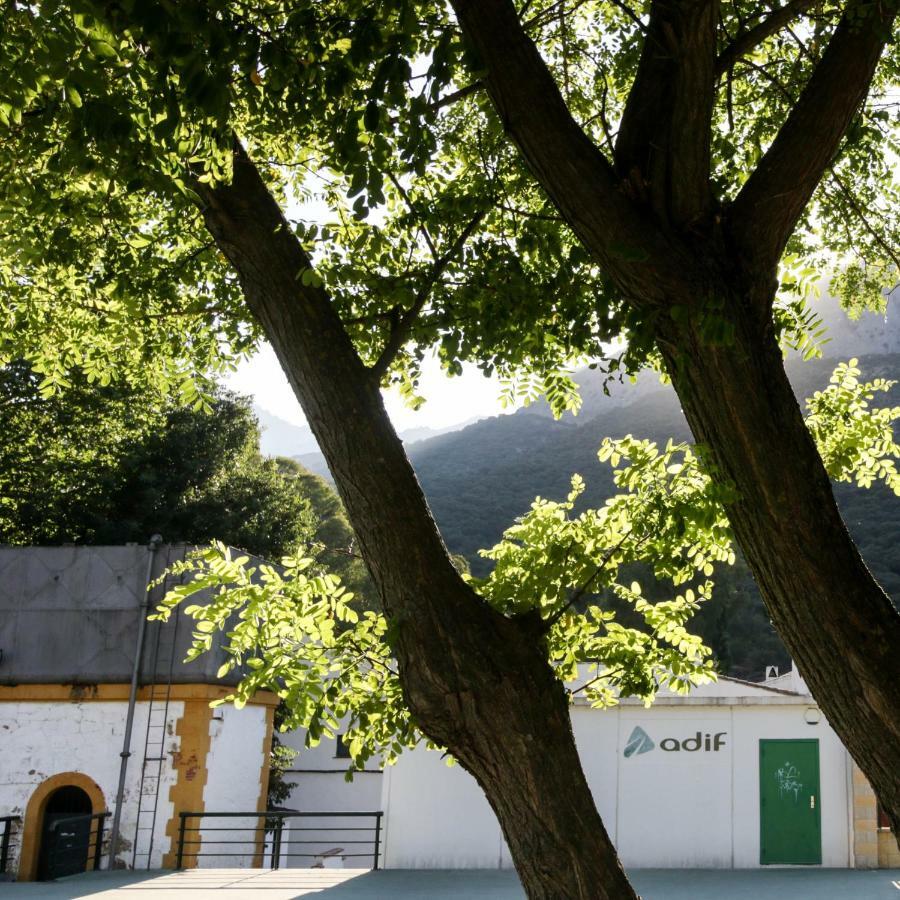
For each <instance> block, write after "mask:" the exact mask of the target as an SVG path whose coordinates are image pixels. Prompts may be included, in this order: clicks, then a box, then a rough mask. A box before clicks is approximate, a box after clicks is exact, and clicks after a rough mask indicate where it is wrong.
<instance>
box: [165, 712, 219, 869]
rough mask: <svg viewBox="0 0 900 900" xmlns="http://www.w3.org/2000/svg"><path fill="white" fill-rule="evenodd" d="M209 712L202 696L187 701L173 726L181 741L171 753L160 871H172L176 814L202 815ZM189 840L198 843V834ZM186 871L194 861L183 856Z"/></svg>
mask: <svg viewBox="0 0 900 900" xmlns="http://www.w3.org/2000/svg"><path fill="white" fill-rule="evenodd" d="M212 714H213V711H212V709H211V708H210V705H209V700H208V698H206V697H201V698H199V699H187V700H185V702H184V713H183V714H182V716H181V718H180V719H179V720H178V724H177V725H176V727H175V734H177V735H178V736H179V737H180V738H181V744H180V746H179V748H178V751H177V752H176V753H173V754H172V766H173V768H174V769H175V771H176V772H177V777H176V780H175V784H173V785H172V787H170V788H169V800H171V801H172V817H171V818H170V819H169V821H168V822H167V823H166V835H167V836H168V838H169V849H168V851H167V852H166V853H165V854H163V862H162V864H163V868H164V869H173V868H175V862H176V858H177V851H178V831H179V827H180V823H181V820H180V818H179V813H182V812H203V810H204V809H205V807H204V805H203V789H204V787H206V779H207V776H208V774H209V773H208V770H207V765H206V763H207V757H208V756H209V747H210V735H209V726H210V724H211V723H212ZM199 825H200V822H199V821H198V820H194V821H190V820H189V821H188V826H189V827H191V826H194V827H196V826H199ZM187 839H188V840H191V841H199V840H200V832H199V831H197V832H190V833H189V834H188V837H187ZM187 849H189V850H191V851H194V852H199V850H200V845H199V844H189V845H187ZM183 865H184V867H185V868H186V869H193V868H195V867H196V865H197V858H196V857H195V856H192V855H188V854H186V855H185V857H184V860H183Z"/></svg>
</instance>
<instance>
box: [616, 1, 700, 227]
mask: <svg viewBox="0 0 900 900" xmlns="http://www.w3.org/2000/svg"><path fill="white" fill-rule="evenodd" d="M717 24H718V2H717V0H694V2H685V0H653V2H652V3H651V5H650V24H649V28H648V30H647V36H646V38H645V39H644V47H643V50H642V52H641V58H640V62H639V63H638V70H637V74H636V75H635V78H634V83H633V85H632V88H631V92H630V93H629V95H628V101H627V103H626V105H625V112H624V113H623V115H622V122H621V124H620V126H619V136H618V139H617V140H616V155H615V161H616V171H617V172H618V173H619V174H620V175H621V176H622V177H623V178H628V179H630V181H631V183H632V185H633V186H634V188H635V190H636V191H637V193H638V194H639V195H641V194H642V193H644V192H646V195H647V199H648V202H649V203H650V205H651V206H652V207H653V210H654V212H655V213H656V215H657V216H658V217H659V218H660V220H661V221H664V222H666V221H671V222H673V223H674V224H676V225H683V224H687V223H691V222H693V221H695V220H697V219H699V218H701V217H702V216H703V215H705V214H706V213H708V212H709V210H710V209H711V208H712V201H713V196H712V188H711V185H710V180H709V172H710V131H711V122H712V113H713V105H714V103H715V76H714V66H715V54H716V26H717Z"/></svg>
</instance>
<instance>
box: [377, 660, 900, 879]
mask: <svg viewBox="0 0 900 900" xmlns="http://www.w3.org/2000/svg"><path fill="white" fill-rule="evenodd" d="M572 722H573V726H574V730H575V736H576V740H577V743H578V747H579V751H580V755H581V760H582V765H583V767H584V771H585V774H586V776H587V780H588V783H589V785H590V787H591V790H592V792H593V795H594V799H595V801H596V803H597V806H598V808H599V810H600V814H601V816H602V817H603V821H604V823H605V825H606V828H607V830H608V831H609V834H610V837H611V839H612V840H613V842H614V843H615V845H616V847H617V848H618V852H619V854H620V857H621V859H622V861H623V863H624V865H625V866H628V867H635V868H641V867H648V868H649V867H652V868H690V867H695V868H752V867H757V866H761V865H791V864H795V865H821V866H826V867H829V866H830V867H847V866H860V867H862V866H866V867H872V866H878V865H882V866H897V865H898V863H900V854H898V852H897V844H896V841H895V840H894V837H893V835H892V834H891V833H890V832H889V831H887V830H881V831H879V829H878V825H877V813H876V803H875V797H874V795H873V794H872V791H871V788H870V787H869V786H868V784H867V782H866V781H865V779H864V778H863V777H862V775H861V773H860V772H859V770H858V769H856V768H855V766H854V765H853V763H852V761H851V759H850V757H849V755H848V754H847V752H846V750H845V749H844V747H843V746H842V744H841V743H840V741H839V740H838V738H837V736H836V735H835V733H834V732H833V731H832V729H831V728H830V727H829V725H828V724H827V722H826V721H825V719H824V717H823V716H822V714H821V712H820V711H819V709H818V707H817V706H816V705H815V702H814V701H813V699H812V697H811V696H810V695H809V693H808V691H807V689H806V687H805V685H804V684H803V682H802V680H801V679H800V678H799V676H797V675H796V674H795V673H790V674H789V675H786V676H782V677H781V678H776V679H771V680H769V681H768V682H766V683H764V684H750V683H747V682H741V681H736V680H733V679H729V678H722V679H720V681H719V682H718V683H717V684H711V685H705V686H703V687H699V688H696V689H695V690H694V691H693V692H692V694H691V695H690V696H688V697H681V696H676V695H672V694H662V695H660V696H659V697H658V698H657V700H656V702H655V704H654V705H653V706H652V707H651V708H649V709H647V708H645V707H644V706H643V704H641V703H639V702H637V701H631V700H625V701H623V702H622V703H621V704H620V705H619V706H618V707H616V708H613V709H608V710H594V709H591V708H590V707H588V706H587V705H585V704H581V703H576V705H575V706H574V707H573V709H572ZM501 738H502V736H498V739H501ZM382 806H383V809H384V835H383V847H384V857H383V858H384V864H385V866H386V867H388V868H400V869H409V868H509V867H511V866H512V861H511V859H510V855H509V850H508V849H507V846H506V843H505V841H504V840H503V836H502V834H501V831H500V827H499V825H498V823H497V820H496V818H495V816H494V814H493V812H492V810H491V809H490V807H489V806H488V803H487V801H486V800H485V798H484V796H483V794H482V793H481V791H480V790H479V788H478V786H477V784H476V783H475V781H474V779H473V778H472V777H471V776H470V775H468V774H467V773H466V772H465V771H464V770H463V769H462V768H460V767H459V766H453V767H448V766H447V765H446V764H445V762H444V761H443V760H442V759H441V756H440V754H439V753H435V752H429V751H427V750H425V749H417V750H415V751H413V752H410V753H405V754H404V755H403V756H402V757H401V759H400V761H399V762H398V763H397V765H396V766H393V767H390V768H388V769H387V771H386V772H385V775H384V784H383V792H382Z"/></svg>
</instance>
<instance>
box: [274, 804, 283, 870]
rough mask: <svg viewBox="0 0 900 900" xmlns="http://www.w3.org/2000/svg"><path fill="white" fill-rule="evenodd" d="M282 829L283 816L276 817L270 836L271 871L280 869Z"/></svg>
mask: <svg viewBox="0 0 900 900" xmlns="http://www.w3.org/2000/svg"><path fill="white" fill-rule="evenodd" d="M283 828H284V816H278V818H277V819H276V820H275V828H274V830H273V834H272V866H271V868H273V869H280V868H281V832H282V829H283Z"/></svg>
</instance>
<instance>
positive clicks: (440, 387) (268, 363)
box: [225, 344, 511, 431]
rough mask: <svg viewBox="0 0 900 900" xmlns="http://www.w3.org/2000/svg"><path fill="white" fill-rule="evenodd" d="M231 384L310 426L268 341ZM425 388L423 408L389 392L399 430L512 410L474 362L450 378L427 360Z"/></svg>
mask: <svg viewBox="0 0 900 900" xmlns="http://www.w3.org/2000/svg"><path fill="white" fill-rule="evenodd" d="M225 385H226V387H228V388H230V389H231V390H233V391H237V392H239V393H241V394H250V395H251V396H252V397H253V398H254V400H255V402H256V403H257V405H258V406H261V407H262V408H263V409H265V410H266V411H267V412H270V413H273V414H274V415H276V416H279V417H280V418H282V419H287V421H288V422H292V423H293V424H295V425H305V424H306V420H305V418H304V416H303V410H301V409H300V404H299V403H297V401H296V399H295V398H294V393H293V391H292V390H291V387H290V385H289V384H288V382H287V378H285V377H284V373H283V372H282V371H281V366H280V365H279V364H278V360H277V359H276V357H275V353H274V351H273V350H272V348H271V347H270V346H269V345H268V344H265V345H264V346H263V347H262V349H261V350H260V352H259V353H257V354H256V356H254V357H253V358H252V359H250V360H248V361H247V362H244V363H242V364H241V365H240V366H239V367H238V369H237V371H236V372H234V373H233V374H232V375H230V376H229V377H228V378H226V379H225ZM419 390H420V393H421V394H422V396H424V397H425V398H426V400H427V402H426V403H425V405H424V406H423V407H422V408H421V409H420V410H419V411H418V412H413V410H411V409H409V408H408V407H407V406H405V405H404V404H403V402H402V401H401V400H400V397H399V396H398V394H397V393H396V391H391V392H388V393H386V394H385V403H386V405H387V410H388V413H389V415H390V417H391V421H392V422H393V423H394V427H395V428H397V430H398V431H405V430H406V429H409V428H446V427H449V426H452V425H458V424H460V423H461V422H466V421H468V420H469V419H475V418H484V417H486V416H496V415H500V414H501V413H504V412H510V411H511V410H509V409H502V408H501V407H500V402H499V397H500V383H499V381H498V379H497V378H496V377H494V378H490V379H489V378H485V377H484V376H483V375H482V374H481V373H480V372H479V371H478V369H476V368H475V367H474V366H471V367H469V368H467V369H466V370H465V371H464V372H463V374H462V375H461V376H459V377H457V378H448V377H447V376H446V375H445V374H444V373H443V372H442V371H441V369H440V366H439V365H438V362H437V360H435V359H433V358H430V357H429V358H426V360H425V364H424V366H423V374H422V380H421V382H420V387H419Z"/></svg>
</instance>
